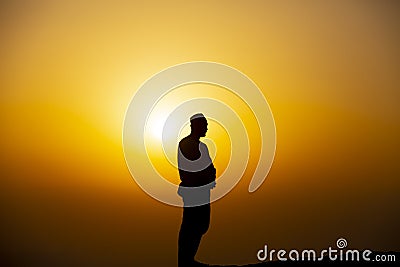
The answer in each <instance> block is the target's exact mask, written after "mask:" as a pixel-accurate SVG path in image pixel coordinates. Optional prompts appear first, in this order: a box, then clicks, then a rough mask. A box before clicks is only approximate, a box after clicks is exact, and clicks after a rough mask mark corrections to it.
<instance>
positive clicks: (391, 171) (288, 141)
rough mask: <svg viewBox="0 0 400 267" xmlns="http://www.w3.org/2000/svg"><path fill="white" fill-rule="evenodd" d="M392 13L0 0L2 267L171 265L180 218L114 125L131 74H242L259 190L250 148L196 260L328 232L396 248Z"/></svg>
mask: <svg viewBox="0 0 400 267" xmlns="http://www.w3.org/2000/svg"><path fill="white" fill-rule="evenodd" d="M399 12H400V5H399V3H397V2H395V1H248V0H247V1H200V2H199V1H141V2H139V1H123V0H118V1H50V0H48V1H40V0H39V1H23V0H21V1H2V2H1V4H0V36H1V42H0V59H1V60H0V88H1V90H0V103H1V105H0V123H1V125H2V127H1V133H0V146H1V147H0V151H1V152H0V157H1V161H0V162H1V163H0V165H1V169H0V170H1V187H0V188H1V192H0V205H1V220H0V221H1V230H0V240H1V252H0V253H1V255H0V256H1V259H2V262H6V263H10V265H11V264H15V265H17V266H19V265H21V266H29V265H30V264H32V263H37V265H38V266H117V265H118V266H155V264H162V266H175V264H176V253H177V247H176V241H177V234H178V230H179V226H180V220H181V210H180V209H179V208H175V207H170V206H167V205H164V204H161V203H159V202H157V201H155V200H154V199H152V198H150V197H149V196H147V195H146V194H145V193H144V192H142V191H141V190H140V188H139V187H138V186H137V185H136V184H135V182H134V181H133V179H132V178H131V176H130V174H129V171H128V169H127V167H126V164H125V160H124V155H123V149H122V126H123V119H124V115H125V111H126V108H127V106H128V105H129V103H130V100H131V98H132V96H133V95H134V93H135V92H136V90H137V89H138V88H139V86H140V85H141V84H142V83H143V82H144V81H145V80H146V79H148V78H149V77H151V76H152V75H154V74H155V73H157V72H159V71H160V70H162V69H164V68H167V67H169V66H172V65H175V64H179V63H183V62H188V61H196V60H202V61H214V62H220V63H223V64H226V65H229V66H232V67H234V68H236V69H238V70H240V71H242V72H243V73H245V74H246V75H247V76H249V77H250V78H251V79H252V80H253V81H254V82H255V83H256V84H257V85H258V86H259V87H260V89H261V90H262V91H263V93H264V95H265V97H266V99H267V100H268V103H269V104H270V107H271V109H272V112H273V114H274V118H275V123H276V130H277V150H276V157H275V161H274V164H273V167H272V169H271V172H270V174H269V176H268V178H267V180H266V181H265V183H264V184H263V185H262V186H261V187H260V189H259V190H258V191H256V192H255V193H253V194H249V193H248V192H247V188H248V184H249V182H250V177H251V174H252V173H251V171H252V169H254V167H255V164H256V161H255V160H256V158H257V157H256V156H254V154H252V155H250V165H249V168H248V169H247V171H246V173H245V175H244V177H243V179H242V180H241V182H240V183H239V185H238V186H237V187H236V188H235V189H234V190H233V191H232V192H230V193H229V195H228V196H226V197H225V198H223V199H222V200H219V201H217V202H216V203H214V204H213V207H212V222H211V227H210V229H209V232H208V233H207V235H206V236H205V237H204V239H203V241H202V244H201V247H200V250H199V252H198V257H199V259H200V260H201V261H204V262H208V263H215V264H216V263H219V264H244V263H250V262H257V258H256V252H257V250H258V249H260V248H261V247H262V246H263V245H264V244H268V245H269V246H270V247H273V248H276V249H279V248H284V249H292V248H298V249H302V248H315V249H323V248H327V247H328V246H334V245H335V242H336V239H337V238H339V237H344V238H346V239H347V241H348V244H349V247H351V248H359V249H364V248H369V249H376V250H397V251H398V250H400V241H399V238H398V226H399V225H400V217H399V215H398V214H399V208H398V203H399V202H400V197H399V189H400V180H399V177H400V167H399V166H400V165H399V163H398V161H399V160H398V153H399V149H400V143H399V136H400V109H399V100H400V91H399V88H400V82H399V69H400V57H399V55H400V53H399V49H398V48H399V47H400V16H399ZM205 91H206V89H205ZM182 94H183V93H182ZM222 95H223V93H221V95H219V96H222ZM177 98H179V95H178V96H177ZM229 99H230V100H229V101H232V103H233V104H234V102H235V101H236V100H235V99H234V98H229ZM227 101H228V100H227ZM234 105H235V104H234ZM243 112H245V111H244V110H243ZM249 120H250V118H249ZM210 126H211V125H210ZM216 127H217V126H216ZM251 127H253V126H251ZM214 131H216V132H218V131H219V132H220V134H221V136H223V134H224V133H223V130H222V129H214ZM210 133H212V131H211V130H210ZM222 139H223V140H226V136H225V137H221V140H222ZM214 141H215V142H216V146H217V147H218V145H220V144H218V139H217V140H214ZM255 142H257V141H255ZM254 149H255V150H254V151H255V152H257V148H254ZM217 153H218V150H217ZM224 153H226V152H224ZM154 157H156V155H154ZM217 157H218V155H217ZM218 160H219V162H218V166H221V167H220V169H223V168H224V166H226V164H227V162H226V156H224V157H221V158H219V159H218ZM166 168H167V167H166ZM163 170H165V169H163ZM172 171H173V170H172ZM166 172H168V173H171V170H169V171H168V170H166ZM171 179H173V178H171ZM155 251H157V256H154V253H155ZM3 260H4V261H3Z"/></svg>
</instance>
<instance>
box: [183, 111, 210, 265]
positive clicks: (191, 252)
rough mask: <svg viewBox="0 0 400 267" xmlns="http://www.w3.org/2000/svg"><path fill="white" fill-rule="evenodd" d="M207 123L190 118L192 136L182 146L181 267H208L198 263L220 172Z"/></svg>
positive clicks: (200, 116)
mask: <svg viewBox="0 0 400 267" xmlns="http://www.w3.org/2000/svg"><path fill="white" fill-rule="evenodd" d="M207 125H208V123H207V119H206V118H205V117H204V115H203V114H201V113H198V114H195V115H193V116H192V117H191V118H190V128H191V133H190V135H188V136H186V137H185V138H183V139H182V140H181V141H180V142H179V148H178V168H179V176H180V179H181V183H180V185H179V190H178V194H179V195H180V196H181V197H182V198H183V203H184V208H183V217H182V225H181V229H180V231H179V240H178V266H179V267H192V266H205V265H204V264H200V263H198V262H196V261H195V259H194V258H195V255H196V253H197V249H198V247H199V245H200V241H201V238H202V236H203V235H204V234H205V233H206V232H207V230H208V227H209V225H210V190H211V189H212V188H214V187H215V174H216V170H215V168H214V165H213V163H212V160H211V158H210V155H209V152H208V148H207V146H206V144H204V143H203V142H200V137H204V136H205V135H206V132H207Z"/></svg>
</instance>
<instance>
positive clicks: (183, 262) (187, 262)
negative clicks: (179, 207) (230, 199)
mask: <svg viewBox="0 0 400 267" xmlns="http://www.w3.org/2000/svg"><path fill="white" fill-rule="evenodd" d="M210 211H211V210H210V204H205V205H202V206H196V207H184V208H183V218H182V225H181V229H180V231H179V240H178V266H179V267H189V266H191V265H193V264H194V262H195V260H194V257H195V256H196V253H197V249H198V248H199V245H200V241H201V238H202V236H203V235H204V234H205V233H206V232H207V230H208V227H209V226H210Z"/></svg>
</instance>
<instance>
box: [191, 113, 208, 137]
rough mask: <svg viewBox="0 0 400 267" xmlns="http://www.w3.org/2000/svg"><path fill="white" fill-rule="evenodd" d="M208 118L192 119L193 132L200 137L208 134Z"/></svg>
mask: <svg viewBox="0 0 400 267" xmlns="http://www.w3.org/2000/svg"><path fill="white" fill-rule="evenodd" d="M207 125H208V123H207V119H206V118H204V117H200V118H196V119H193V120H191V121H190V126H191V128H192V133H194V134H196V135H197V136H199V137H204V136H206V133H207V130H208V128H207Z"/></svg>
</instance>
